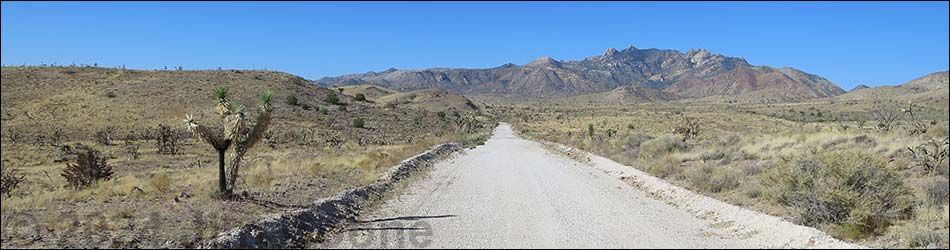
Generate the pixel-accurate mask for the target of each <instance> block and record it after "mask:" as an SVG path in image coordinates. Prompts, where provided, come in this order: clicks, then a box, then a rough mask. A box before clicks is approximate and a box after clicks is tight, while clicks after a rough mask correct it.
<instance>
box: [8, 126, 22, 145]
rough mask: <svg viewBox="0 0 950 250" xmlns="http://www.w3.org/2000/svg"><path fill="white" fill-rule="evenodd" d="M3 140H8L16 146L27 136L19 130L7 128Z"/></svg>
mask: <svg viewBox="0 0 950 250" xmlns="http://www.w3.org/2000/svg"><path fill="white" fill-rule="evenodd" d="M3 138H6V139H7V141H9V142H10V144H12V145H16V143H17V142H19V141H20V140H23V139H24V138H26V135H25V134H23V133H21V132H20V131H19V130H14V129H11V128H7V129H6V130H4V131H3Z"/></svg>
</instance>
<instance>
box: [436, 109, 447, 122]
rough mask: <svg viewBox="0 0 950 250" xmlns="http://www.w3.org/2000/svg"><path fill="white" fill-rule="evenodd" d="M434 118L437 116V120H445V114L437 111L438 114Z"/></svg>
mask: <svg viewBox="0 0 950 250" xmlns="http://www.w3.org/2000/svg"><path fill="white" fill-rule="evenodd" d="M435 116H438V117H439V120H445V112H443V111H439V112H438V113H435Z"/></svg>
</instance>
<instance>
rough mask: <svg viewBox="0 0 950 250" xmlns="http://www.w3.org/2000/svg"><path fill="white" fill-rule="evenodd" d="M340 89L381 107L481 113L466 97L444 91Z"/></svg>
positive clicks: (374, 87)
mask: <svg viewBox="0 0 950 250" xmlns="http://www.w3.org/2000/svg"><path fill="white" fill-rule="evenodd" d="M340 89H342V90H343V94H346V95H349V96H356V95H357V94H363V95H364V96H366V99H368V100H370V101H373V102H376V103H379V104H381V105H386V104H394V105H397V106H402V107H408V108H414V109H423V110H428V111H432V112H442V111H447V110H452V109H454V110H458V111H475V112H478V111H479V108H478V106H476V105H475V104H474V103H473V102H472V101H471V100H469V99H468V98H466V97H465V96H462V95H460V94H456V93H451V92H449V91H446V90H442V89H424V90H417V91H411V92H405V93H403V92H399V91H395V90H391V89H388V88H384V87H379V86H375V85H351V86H343V87H340Z"/></svg>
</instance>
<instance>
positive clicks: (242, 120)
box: [185, 86, 273, 197]
mask: <svg viewBox="0 0 950 250" xmlns="http://www.w3.org/2000/svg"><path fill="white" fill-rule="evenodd" d="M214 96H215V98H216V99H217V100H218V104H217V105H216V106H215V111H216V112H217V113H218V114H219V115H220V116H221V118H222V119H223V120H224V127H223V128H222V129H212V128H210V127H206V126H204V125H201V124H200V123H198V121H197V120H195V118H194V117H192V116H191V115H188V117H187V119H185V123H186V124H187V126H188V129H189V130H190V131H191V132H192V133H194V134H195V136H197V137H198V139H200V140H201V141H202V142H205V143H208V144H210V145H211V146H212V147H214V149H215V151H217V152H218V188H219V192H220V193H219V195H221V196H222V197H229V196H231V195H232V194H233V192H234V187H235V185H236V184H237V178H238V172H239V171H240V168H241V161H242V160H244V155H245V154H246V153H247V150H248V149H250V148H252V147H254V145H256V144H257V142H259V141H260V140H261V138H263V137H264V133H265V132H266V131H267V127H268V126H269V125H270V121H271V111H272V109H273V107H272V106H271V99H272V98H273V94H272V93H270V92H265V93H262V94H261V95H260V104H259V105H258V111H259V112H260V113H259V114H258V116H257V121H256V123H255V124H254V125H253V128H252V127H251V126H249V125H248V124H246V123H247V121H246V119H248V118H247V117H246V114H245V106H244V105H240V104H233V103H231V102H230V101H229V100H228V88H227V87H226V86H219V87H217V88H215V90H214ZM228 149H231V159H230V162H228V165H227V167H225V159H224V154H225V152H227V151H228Z"/></svg>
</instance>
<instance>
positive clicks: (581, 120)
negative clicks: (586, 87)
mask: <svg viewBox="0 0 950 250" xmlns="http://www.w3.org/2000/svg"><path fill="white" fill-rule="evenodd" d="M931 104H933V103H931ZM922 105H923V104H922ZM867 106H869V104H867V103H861V102H859V103H857V104H853V103H841V102H837V103H835V102H822V101H816V102H811V103H807V102H806V103H789V104H723V103H720V104H716V103H643V104H637V105H623V106H620V105H599V104H593V105H574V106H547V107H542V106H536V105H514V106H510V107H504V108H500V109H501V110H502V112H503V117H506V118H507V119H509V120H511V121H512V123H513V124H514V125H515V129H516V131H518V132H519V134H521V135H522V136H525V137H528V138H532V139H539V140H546V141H553V142H559V143H563V144H567V145H570V146H574V147H577V148H580V149H584V150H587V151H590V152H593V153H596V154H599V155H602V156H605V157H608V158H611V159H613V160H616V161H618V162H621V163H625V164H627V165H630V166H633V167H637V168H640V169H641V170H644V171H646V172H648V173H651V174H653V175H656V176H659V177H663V178H665V179H666V180H668V181H670V182H672V183H674V184H676V185H679V186H683V187H686V188H689V189H691V190H694V191H697V192H700V193H704V194H706V195H709V196H712V197H715V198H718V199H721V200H724V201H726V202H730V203H733V204H736V205H740V206H745V207H748V208H752V209H755V210H758V211H762V212H766V213H769V214H773V215H777V216H783V215H785V214H786V212H787V208H786V207H783V206H782V205H780V204H775V203H771V202H768V201H766V200H765V198H764V197H763V191H762V185H763V183H761V178H759V176H760V175H761V174H762V173H764V172H766V171H768V170H769V169H771V167H772V166H773V165H774V164H776V163H777V162H780V161H783V159H787V158H788V157H789V156H791V155H794V154H800V153H801V152H802V151H803V150H805V149H807V148H819V149H821V150H826V151H834V150H847V149H857V150H861V151H866V152H867V153H869V154H870V155H873V156H875V157H881V158H882V159H883V160H885V161H887V162H888V163H887V165H888V167H891V168H894V169H898V170H899V171H901V172H900V173H901V174H900V175H901V176H903V178H905V180H904V181H905V183H910V182H912V180H915V179H917V178H923V177H924V176H925V175H927V173H924V172H923V171H922V170H921V169H920V168H919V167H918V166H917V164H916V163H915V162H914V161H913V160H912V159H911V158H910V157H909V155H907V148H908V147H913V146H917V145H920V144H922V143H924V142H926V141H927V140H929V138H934V137H937V138H939V137H945V136H946V134H947V133H946V126H947V115H946V111H945V110H946V108H945V107H939V105H938V104H933V105H930V106H927V107H928V108H926V110H927V112H926V114H923V115H921V117H927V118H925V119H935V120H936V122H935V123H936V125H934V126H932V127H931V129H930V130H929V131H928V133H927V134H925V135H915V136H911V135H909V134H908V132H907V131H908V129H910V125H911V124H910V122H906V121H905V122H902V123H901V124H900V125H898V126H897V128H896V129H895V130H892V131H890V132H884V131H880V130H876V129H873V126H874V125H871V124H874V122H875V121H874V120H873V118H872V116H870V115H869V114H868V113H866V112H865V111H863V110H862V108H861V107H867ZM799 110H801V111H804V112H798V111H799ZM680 113H685V114H686V115H688V116H689V117H690V118H691V119H693V120H696V121H698V122H699V123H700V125H701V126H700V127H701V133H700V135H699V137H698V138H695V139H692V140H689V141H688V142H687V143H686V144H685V145H684V146H676V142H677V141H679V140H677V139H671V138H676V137H672V136H674V135H673V134H672V133H671V132H672V128H673V127H674V126H675V125H676V124H677V122H678V121H679V119H676V118H677V117H679V114H680ZM818 113H821V114H820V116H819V115H818ZM836 120H840V121H836ZM926 122H930V121H929V120H928V121H926ZM588 126H591V127H593V130H594V136H593V137H589V135H588V131H587V128H588ZM608 131H609V132H608ZM680 139H681V138H680ZM936 178H946V177H936ZM765 184H768V183H765ZM908 185H909V184H908ZM914 192H915V196H923V195H924V191H920V190H916V191H914ZM937 209H938V210H939V209H942V208H940V207H938V208H937ZM908 223H910V224H913V223H916V222H913V221H910V222H908ZM826 229H827V230H829V232H831V233H840V230H838V229H839V227H829V228H826ZM862 236H864V235H862ZM871 236H872V237H870V238H865V239H860V240H857V241H859V243H864V244H868V245H871V246H888V245H893V244H894V242H895V241H898V240H900V237H897V238H895V239H890V240H889V239H887V238H886V237H882V236H874V234H871Z"/></svg>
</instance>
